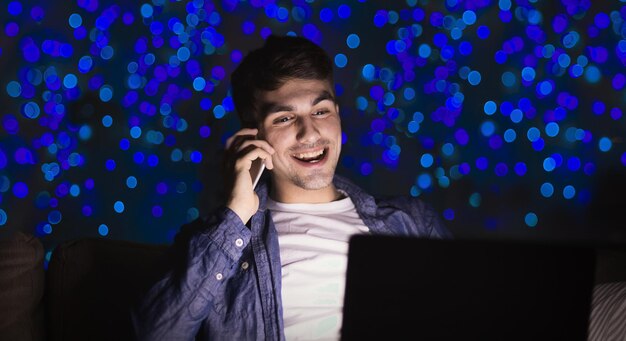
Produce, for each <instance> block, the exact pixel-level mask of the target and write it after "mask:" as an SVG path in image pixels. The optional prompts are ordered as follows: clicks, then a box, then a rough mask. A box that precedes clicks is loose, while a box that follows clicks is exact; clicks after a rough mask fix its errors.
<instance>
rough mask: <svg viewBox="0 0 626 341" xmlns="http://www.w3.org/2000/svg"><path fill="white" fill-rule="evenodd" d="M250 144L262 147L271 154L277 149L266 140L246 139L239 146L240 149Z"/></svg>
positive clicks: (248, 146)
mask: <svg viewBox="0 0 626 341" xmlns="http://www.w3.org/2000/svg"><path fill="white" fill-rule="evenodd" d="M250 146H255V147H257V148H261V149H263V150H265V151H266V152H268V153H270V154H274V153H275V152H276V151H275V150H274V148H273V147H272V146H271V145H270V144H269V143H267V141H264V140H246V141H243V142H242V143H241V145H240V146H239V148H238V151H241V150H244V149H246V148H250Z"/></svg>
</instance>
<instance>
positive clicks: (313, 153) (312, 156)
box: [293, 149, 324, 159]
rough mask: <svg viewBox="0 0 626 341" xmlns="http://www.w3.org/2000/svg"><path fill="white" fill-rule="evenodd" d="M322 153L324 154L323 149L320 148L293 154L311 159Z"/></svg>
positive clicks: (300, 157) (299, 157)
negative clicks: (314, 150) (315, 150)
mask: <svg viewBox="0 0 626 341" xmlns="http://www.w3.org/2000/svg"><path fill="white" fill-rule="evenodd" d="M322 154H324V149H320V150H319V151H317V152H310V153H301V154H294V155H293V156H295V157H296V158H298V159H312V158H315V157H318V156H320V155H322Z"/></svg>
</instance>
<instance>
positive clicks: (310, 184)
mask: <svg viewBox="0 0 626 341" xmlns="http://www.w3.org/2000/svg"><path fill="white" fill-rule="evenodd" d="M291 180H292V182H293V183H294V184H295V185H296V186H298V187H300V188H302V189H305V190H309V191H314V190H319V189H324V188H326V187H328V186H330V185H332V183H333V173H330V174H329V173H325V174H311V175H308V176H306V177H300V176H295V177H293V178H292V179H291Z"/></svg>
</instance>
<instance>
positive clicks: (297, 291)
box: [134, 36, 448, 340]
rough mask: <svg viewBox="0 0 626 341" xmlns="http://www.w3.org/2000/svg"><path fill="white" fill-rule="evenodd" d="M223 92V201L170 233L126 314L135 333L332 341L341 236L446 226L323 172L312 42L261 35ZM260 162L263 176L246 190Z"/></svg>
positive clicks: (330, 107)
mask: <svg viewBox="0 0 626 341" xmlns="http://www.w3.org/2000/svg"><path fill="white" fill-rule="evenodd" d="M232 90H233V98H234V102H235V107H236V109H237V112H238V114H239V117H240V119H241V122H242V125H243V127H244V128H243V129H242V130H240V131H239V132H237V133H236V134H235V135H234V136H233V137H231V138H230V139H229V140H228V141H227V143H226V155H225V162H224V164H225V172H226V189H227V190H226V193H227V200H226V202H225V205H224V206H223V207H221V208H219V209H217V210H216V211H215V212H214V213H213V214H212V215H211V216H209V217H208V218H207V219H204V220H198V221H196V222H194V223H192V224H191V225H192V226H188V227H186V228H184V230H183V232H182V233H181V235H179V236H177V240H176V242H175V247H174V249H175V250H178V251H177V252H178V255H179V259H178V260H176V261H175V264H174V265H172V266H173V268H172V270H171V271H170V272H169V273H168V274H167V275H165V276H164V277H163V278H162V279H161V280H160V281H159V282H158V283H157V284H156V285H155V286H154V287H152V289H151V290H150V291H149V292H148V294H147V295H146V297H145V298H144V300H143V303H142V304H141V305H140V307H139V308H138V310H137V311H136V312H135V315H134V323H135V327H136V330H137V333H138V337H139V338H140V339H158V340H179V339H181V340H188V339H193V338H194V337H195V336H196V335H198V337H199V338H201V339H206V340H250V339H264V340H281V339H285V338H286V339H288V340H295V339H306V340H314V339H337V338H338V337H339V333H340V328H341V317H342V316H341V311H342V303H343V288H344V282H345V270H346V263H347V260H346V254H347V246H348V238H349V236H350V235H352V234H355V233H378V234H396V235H413V236H425V237H435V238H440V237H447V236H448V232H447V231H446V230H445V229H444V227H443V226H442V224H441V223H440V221H439V219H438V218H437V216H436V214H435V213H434V212H433V211H432V210H430V209H429V208H427V206H425V205H424V204H423V203H422V202H420V201H419V200H417V199H414V198H413V199H406V198H397V199H393V200H386V201H376V200H375V199H374V198H373V197H371V196H370V195H368V194H367V193H365V192H364V191H363V190H362V189H360V188H358V187H357V186H355V185H354V184H352V183H351V182H349V181H348V180H346V179H344V178H342V177H339V176H337V175H335V167H336V166H337V162H338V160H339V154H340V151H341V122H340V116H339V107H338V105H337V101H336V99H335V91H334V83H333V75H332V63H331V61H330V58H329V57H328V55H327V54H326V53H325V52H324V51H323V50H322V49H321V48H320V47H318V46H317V45H315V44H314V43H312V42H310V41H308V40H306V39H303V38H295V37H274V36H271V37H269V38H268V39H267V41H266V43H265V45H264V46H263V47H262V48H260V49H258V50H255V51H253V52H251V53H250V54H249V55H248V56H247V57H246V58H245V59H244V60H243V61H242V63H241V64H240V65H239V67H238V68H237V70H235V72H234V73H233V75H232ZM261 161H262V162H263V163H264V165H265V167H266V168H267V169H268V171H267V172H268V173H269V179H267V181H262V182H261V183H260V184H259V185H258V186H257V188H254V187H253V180H254V179H253V175H252V174H251V172H253V173H255V172H256V170H257V163H260V162H261ZM372 252H376V250H372Z"/></svg>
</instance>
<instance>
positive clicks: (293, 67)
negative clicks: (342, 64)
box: [230, 35, 333, 128]
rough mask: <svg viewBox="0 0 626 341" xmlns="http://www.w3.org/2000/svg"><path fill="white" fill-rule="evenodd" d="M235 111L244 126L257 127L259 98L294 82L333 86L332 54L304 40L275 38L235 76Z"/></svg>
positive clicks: (245, 63)
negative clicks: (289, 82) (310, 82)
mask: <svg viewBox="0 0 626 341" xmlns="http://www.w3.org/2000/svg"><path fill="white" fill-rule="evenodd" d="M230 79H231V86H232V95H233V101H234V102H235V109H236V110H237V114H238V115H239V119H240V120H241V125H242V126H243V127H249V128H250V127H256V126H257V122H258V120H259V117H258V114H259V113H258V110H259V108H258V107H257V106H256V104H257V95H258V93H259V92H261V91H272V90H276V89H278V88H280V86H281V85H283V84H284V83H285V82H287V81H288V80H290V79H309V80H312V79H316V80H327V81H329V82H330V84H333V66H332V62H331V60H330V57H328V54H326V52H325V51H324V50H323V49H322V48H321V47H319V46H317V45H316V44H315V43H313V42H311V41H310V40H307V39H305V38H300V37H290V36H285V37H277V36H274V35H271V36H269V37H268V38H267V40H266V41H265V45H263V47H261V48H259V49H256V50H253V51H251V52H250V53H249V54H248V55H247V56H246V57H245V58H244V59H243V61H242V62H241V64H239V66H238V67H237V68H236V69H235V71H234V72H233V73H232V75H231V78H230Z"/></svg>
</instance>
